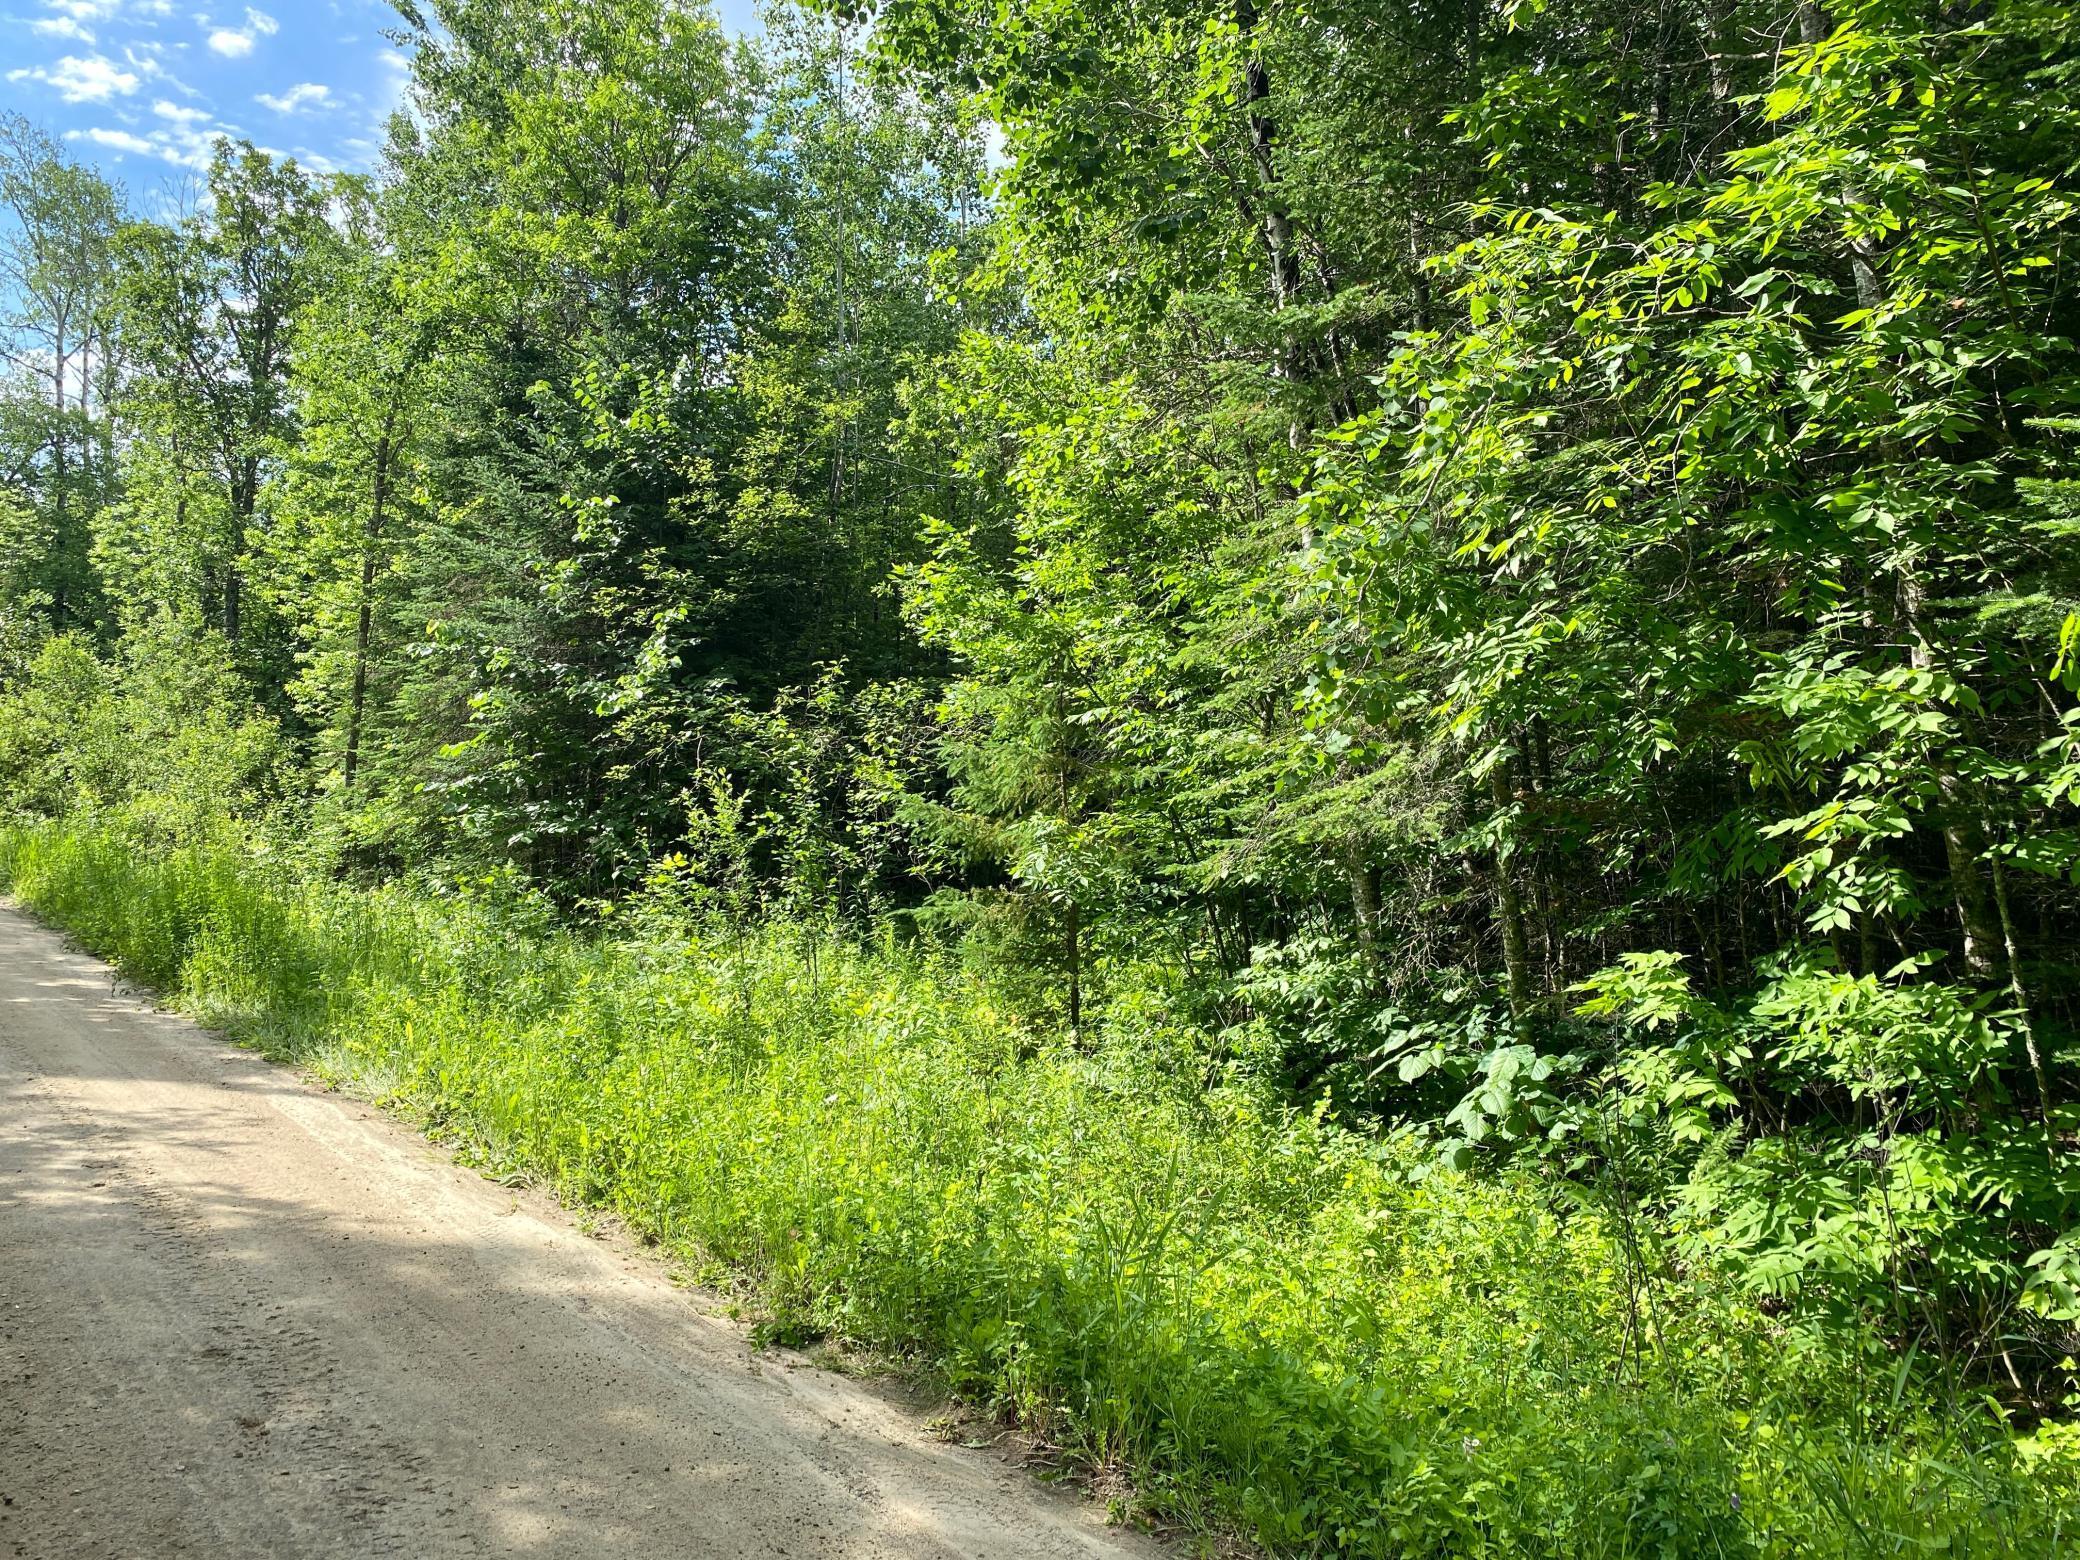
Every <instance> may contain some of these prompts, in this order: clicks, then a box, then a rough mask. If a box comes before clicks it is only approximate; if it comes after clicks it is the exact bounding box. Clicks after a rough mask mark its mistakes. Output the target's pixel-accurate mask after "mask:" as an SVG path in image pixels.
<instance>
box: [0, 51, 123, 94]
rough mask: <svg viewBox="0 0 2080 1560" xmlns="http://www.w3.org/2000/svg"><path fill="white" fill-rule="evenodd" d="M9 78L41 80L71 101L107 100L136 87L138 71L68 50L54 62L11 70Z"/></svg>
mask: <svg viewBox="0 0 2080 1560" xmlns="http://www.w3.org/2000/svg"><path fill="white" fill-rule="evenodd" d="M7 79H8V80H9V81H40V82H42V83H43V84H44V85H45V86H47V87H49V88H51V89H52V90H53V91H55V92H56V93H57V94H58V96H60V97H61V98H63V99H64V100H65V101H66V102H68V103H106V102H107V101H108V100H109V99H110V98H112V97H128V96H129V95H130V94H131V93H133V92H135V91H136V90H137V79H138V78H137V73H136V72H135V71H129V70H124V69H123V68H122V67H121V66H120V65H118V64H116V63H115V62H114V61H113V60H110V59H105V58H103V57H102V56H101V55H99V54H87V55H78V54H68V55H66V56H65V57H64V58H63V59H61V60H59V61H58V62H57V63H56V64H55V65H49V66H42V65H39V66H37V67H36V68H34V69H33V70H11V71H9V72H8V73H7Z"/></svg>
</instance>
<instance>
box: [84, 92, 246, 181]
mask: <svg viewBox="0 0 2080 1560" xmlns="http://www.w3.org/2000/svg"><path fill="white" fill-rule="evenodd" d="M156 106H158V107H162V108H173V107H175V106H176V105H174V104H171V103H166V104H160V105H156ZM202 117H204V118H207V117H208V116H207V115H204V116H202ZM226 133H227V132H226V131H225V130H223V129H221V128H219V129H214V130H204V129H202V128H201V127H200V126H198V125H196V124H195V123H194V122H193V121H191V120H185V119H183V120H179V121H177V122H176V123H174V124H172V125H170V126H167V127H165V128H160V129H154V130H151V131H148V132H147V133H146V134H144V135H137V134H135V133H133V132H131V131H128V130H111V129H107V128H105V127H103V126H98V125H97V126H95V127H93V128H92V129H87V130H68V131H66V132H65V139H66V140H68V141H91V142H93V143H94V144H95V145H96V146H105V147H107V148H108V149H109V150H110V151H114V152H128V153H131V154H132V155H134V156H138V157H156V158H158V159H159V160H160V161H161V162H168V163H172V164H173V165H174V166H175V167H176V168H192V169H195V170H196V171H198V172H199V171H201V170H203V169H205V168H207V167H209V160H210V156H211V154H212V153H213V152H215V150H216V147H217V142H219V141H220V140H222V139H223V138H224V136H225V134H226Z"/></svg>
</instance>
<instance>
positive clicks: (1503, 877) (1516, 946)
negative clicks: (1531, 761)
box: [1488, 758, 1531, 1029]
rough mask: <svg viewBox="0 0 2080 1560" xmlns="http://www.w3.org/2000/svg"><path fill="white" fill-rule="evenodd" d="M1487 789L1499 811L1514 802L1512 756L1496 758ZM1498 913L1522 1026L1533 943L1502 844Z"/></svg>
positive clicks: (1513, 1012)
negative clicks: (1510, 779)
mask: <svg viewBox="0 0 2080 1560" xmlns="http://www.w3.org/2000/svg"><path fill="white" fill-rule="evenodd" d="M1488 792H1489V795H1490V796H1491V797H1492V798H1493V799H1494V802H1495V808H1496V811H1497V812H1498V813H1502V812H1507V811H1508V810H1509V809H1510V807H1511V806H1512V805H1513V804H1514V802H1515V797H1514V796H1513V794H1512V792H1511V790H1510V783H1509V760H1508V759H1507V758H1504V759H1500V760H1498V761H1497V763H1496V765H1495V767H1494V768H1493V769H1491V770H1489V771H1488ZM1495 904H1496V916H1497V919H1498V920H1499V921H1500V922H1501V929H1502V964H1503V969H1504V970H1505V972H1506V973H1507V975H1508V979H1509V1011H1510V1016H1511V1017H1512V1018H1514V1019H1515V1020H1516V1021H1517V1026H1518V1027H1519V1028H1520V1029H1521V1028H1522V1027H1523V1024H1524V1019H1525V1017H1526V1016H1527V1015H1528V1014H1529V1012H1530V1010H1531V944H1530V939H1529V938H1528V937H1527V936H1526V935H1525V933H1524V900H1523V896H1522V895H1521V894H1519V893H1518V892H1517V885H1516V881H1515V879H1514V878H1512V877H1511V876H1510V870H1509V860H1508V857H1507V855H1506V854H1505V852H1504V851H1503V849H1502V847H1501V846H1500V845H1498V846H1497V847H1496V848H1495Z"/></svg>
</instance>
